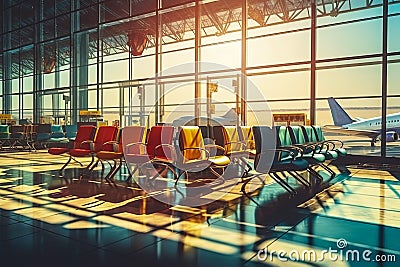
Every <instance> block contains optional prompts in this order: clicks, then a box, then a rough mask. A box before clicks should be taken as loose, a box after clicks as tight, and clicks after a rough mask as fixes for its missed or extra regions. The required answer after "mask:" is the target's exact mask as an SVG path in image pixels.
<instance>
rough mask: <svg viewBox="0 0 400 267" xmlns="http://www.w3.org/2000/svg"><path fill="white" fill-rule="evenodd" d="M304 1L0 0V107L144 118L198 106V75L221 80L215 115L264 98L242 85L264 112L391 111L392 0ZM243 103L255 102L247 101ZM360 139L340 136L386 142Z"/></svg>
mask: <svg viewBox="0 0 400 267" xmlns="http://www.w3.org/2000/svg"><path fill="white" fill-rule="evenodd" d="M311 2H313V3H311V4H310V1H305V0H298V1H273V0H243V1H239V0H235V1H228V0H219V1H189V0H179V1H178V0H168V1H167V0H163V1H161V0H159V1H156V0H122V1H114V0H80V1H78V0H76V1H75V0H44V1H39V0H36V1H16V0H14V1H13V0H5V1H2V2H1V6H0V7H1V18H2V25H3V26H2V28H1V29H0V30H1V39H0V40H1V44H2V45H1V46H0V78H1V81H2V82H1V83H0V108H1V110H2V113H7V114H12V116H13V118H14V119H16V120H17V121H18V120H19V119H27V118H28V119H32V120H33V121H34V122H37V123H38V122H40V119H41V118H43V117H45V116H52V117H54V118H62V120H63V121H64V122H65V123H76V122H77V121H79V120H80V119H81V118H80V117H79V110H99V111H101V114H102V116H103V118H104V120H107V121H109V122H111V121H115V120H119V121H120V123H121V125H122V126H125V125H131V124H144V125H147V126H151V125H154V124H156V123H160V122H168V121H170V120H172V119H174V118H176V117H179V116H181V115H197V116H198V115H202V116H205V115H206V114H207V112H209V110H208V109H209V108H210V106H208V104H207V101H206V100H205V98H206V94H207V89H206V87H205V85H204V83H196V81H211V82H215V83H218V84H219V85H220V87H221V90H219V91H218V92H216V93H214V94H213V113H214V114H215V115H218V116H220V115H222V114H223V113H224V112H225V111H226V110H227V109H229V108H232V107H237V108H239V107H240V108H241V111H242V120H243V121H244V123H247V124H256V122H254V121H252V116H251V114H250V113H251V112H254V113H257V112H262V111H263V105H262V104H266V101H264V100H262V101H260V99H259V98H257V97H256V96H254V95H253V94H252V91H251V88H252V87H251V86H249V85H248V84H249V83H251V84H252V85H253V86H254V87H256V88H258V90H259V91H260V92H262V94H263V96H264V98H265V100H268V104H269V106H270V107H271V110H272V112H273V113H305V114H306V115H307V118H308V119H309V120H310V123H312V124H318V125H331V124H333V121H332V117H331V114H330V111H329V106H328V102H327V99H328V98H329V97H334V98H335V99H336V100H337V101H338V102H339V103H340V104H341V105H342V107H343V108H344V109H345V110H346V111H347V112H348V113H349V115H350V116H351V117H352V118H370V117H379V116H382V115H385V114H391V113H394V112H398V111H399V110H400V108H399V106H398V100H399V97H400V94H399V92H398V90H397V88H398V84H399V78H398V77H400V76H399V75H398V73H399V71H400V63H399V62H400V37H399V36H400V1H395V0H388V1H384V0H371V1H358V0H346V1H335V0H321V1H315V5H314V1H311ZM386 4H387V10H386ZM385 25H386V26H387V31H386V32H385V31H384V30H383V29H384V28H385ZM199 62H202V64H200V63H199ZM204 63H207V64H204ZM386 66H387V75H386V74H385V73H386V72H385V67H386ZM239 74H244V75H246V76H247V77H248V81H247V82H244V81H243V79H242V76H241V75H239ZM236 93H237V94H236ZM237 96H238V97H237ZM253 102H254V103H258V102H260V103H261V104H260V105H258V106H257V107H259V109H260V110H252V111H250V110H248V109H246V103H247V104H248V103H253ZM177 107H179V108H177ZM382 127H385V126H382ZM386 137H387V138H388V135H387V136H386ZM389 137H390V136H389ZM367 139H368V138H367V137H365V138H359V140H358V139H357V140H358V142H354V141H357V140H352V142H349V143H347V145H348V146H350V147H353V148H354V150H353V151H354V152H353V153H356V154H357V153H363V154H365V153H368V154H369V155H375V156H381V155H383V156H385V155H386V152H389V146H386V142H377V143H376V146H375V147H373V148H371V146H370V140H369V139H368V140H367ZM389 139H390V138H388V141H390V140H389ZM381 143H382V144H384V145H383V146H382V145H381ZM387 144H388V145H389V142H387ZM386 147H388V151H386ZM381 148H383V151H382V150H381Z"/></svg>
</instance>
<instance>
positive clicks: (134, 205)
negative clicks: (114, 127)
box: [0, 151, 400, 266]
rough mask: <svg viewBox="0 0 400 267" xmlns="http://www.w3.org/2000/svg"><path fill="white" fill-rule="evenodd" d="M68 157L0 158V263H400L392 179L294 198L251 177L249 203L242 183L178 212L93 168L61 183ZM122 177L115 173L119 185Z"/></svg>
mask: <svg viewBox="0 0 400 267" xmlns="http://www.w3.org/2000/svg"><path fill="white" fill-rule="evenodd" d="M65 161H66V158H63V157H55V156H50V155H48V154H47V153H46V152H44V151H39V152H33V153H29V152H18V153H1V154H0V229H1V230H0V262H1V263H2V264H1V266H32V265H34V266H85V265H90V266H96V265H97V266H122V264H123V265H125V266H126V265H129V266H144V265H142V263H146V264H151V265H153V266H165V265H168V266H172V265H174V266H306V265H313V266H320V265H321V266H322V265H323V266H337V265H339V266H340V265H342V266H398V265H399V262H400V242H399V241H398V240H399V237H400V182H399V178H398V177H399V174H397V173H389V172H387V171H374V170H363V169H350V173H348V174H340V175H339V177H338V178H336V179H335V180H334V181H335V182H336V183H335V184H332V185H328V184H324V185H323V186H320V187H318V188H317V187H315V188H314V190H312V192H310V190H305V189H301V188H298V191H299V193H298V194H297V195H296V196H295V197H292V198H289V196H288V195H287V194H284V192H283V190H282V189H281V188H280V187H279V186H277V185H276V184H275V183H272V182H271V180H270V179H268V178H266V180H265V185H263V184H261V182H260V180H258V179H254V180H253V181H252V182H251V183H250V184H249V185H248V187H247V191H250V192H252V193H251V195H252V198H253V200H254V201H251V200H249V198H247V197H245V196H243V194H242V193H241V192H240V187H241V183H239V184H238V185H236V186H234V187H233V189H232V191H230V192H229V193H228V194H225V195H224V196H223V197H222V198H220V199H218V200H216V201H214V202H210V203H208V204H204V205H202V206H200V207H186V206H179V205H174V206H171V205H168V204H166V203H163V202H160V201H159V200H157V199H159V198H156V192H153V193H152V194H146V193H145V192H143V191H142V190H140V188H138V187H137V186H135V185H127V184H126V183H123V182H121V181H117V186H111V185H109V184H107V183H101V182H100V180H99V179H98V178H97V173H98V172H96V173H95V174H94V175H93V176H92V177H91V179H90V180H89V181H88V180H86V179H83V180H78V179H76V178H78V176H79V175H78V171H79V168H78V167H79V166H78V165H77V164H75V165H71V167H69V168H67V170H66V172H65V177H67V178H68V179H64V178H60V177H59V176H58V169H60V168H61V166H62V164H63V163H64V162H65ZM126 176H127V174H126V171H122V174H121V175H120V176H119V177H118V178H117V180H123V179H125V178H126ZM238 181H240V180H238ZM215 188H216V189H215V191H218V192H219V191H223V190H224V188H223V187H221V186H219V187H218V188H217V187H215ZM160 194H165V195H168V196H170V195H171V194H172V195H173V196H174V197H175V198H177V197H179V194H176V193H174V192H171V191H164V192H160ZM214 195H215V192H208V194H206V195H202V196H201V197H202V198H209V199H212V198H213V197H214ZM378 257H381V259H385V258H386V262H382V261H377V259H378ZM291 259H298V260H297V261H293V260H291ZM368 260H369V261H368ZM395 260H397V262H396V261H395ZM6 263H7V264H6ZM3 264H4V265H3Z"/></svg>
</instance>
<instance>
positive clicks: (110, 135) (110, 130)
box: [93, 126, 118, 152]
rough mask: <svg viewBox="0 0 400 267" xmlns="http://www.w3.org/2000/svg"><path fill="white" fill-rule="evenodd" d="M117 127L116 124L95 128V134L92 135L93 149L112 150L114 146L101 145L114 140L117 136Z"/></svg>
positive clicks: (95, 150)
mask: <svg viewBox="0 0 400 267" xmlns="http://www.w3.org/2000/svg"><path fill="white" fill-rule="evenodd" d="M117 133H118V127H117V126H100V127H99V128H97V132H96V135H95V137H94V147H93V151H94V152H98V151H100V150H105V151H114V146H113V145H112V144H110V145H103V144H104V143H106V142H109V141H115V140H116V138H117Z"/></svg>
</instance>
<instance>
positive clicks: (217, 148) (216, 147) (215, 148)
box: [204, 144, 225, 156]
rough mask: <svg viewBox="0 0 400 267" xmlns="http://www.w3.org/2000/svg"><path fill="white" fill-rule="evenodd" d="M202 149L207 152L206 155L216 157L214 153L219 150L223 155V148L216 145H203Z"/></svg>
mask: <svg viewBox="0 0 400 267" xmlns="http://www.w3.org/2000/svg"><path fill="white" fill-rule="evenodd" d="M204 148H205V149H206V150H207V151H208V153H209V154H210V155H212V156H215V155H217V153H216V151H218V150H220V151H222V152H223V153H224V154H225V148H223V147H222V146H220V145H216V144H208V145H205V146H204ZM212 150H215V153H211V151H212Z"/></svg>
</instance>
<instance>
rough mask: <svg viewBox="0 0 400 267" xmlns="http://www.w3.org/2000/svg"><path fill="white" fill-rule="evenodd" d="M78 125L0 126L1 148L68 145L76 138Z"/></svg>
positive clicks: (33, 148) (30, 148)
mask: <svg viewBox="0 0 400 267" xmlns="http://www.w3.org/2000/svg"><path fill="white" fill-rule="evenodd" d="M76 132H77V125H50V124H24V125H11V126H9V125H0V148H3V147H9V148H17V147H22V148H28V149H29V150H36V147H37V146H40V147H45V146H46V145H47V144H60V143H63V144H67V143H68V142H69V141H71V140H73V139H74V138H75V136H76Z"/></svg>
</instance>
